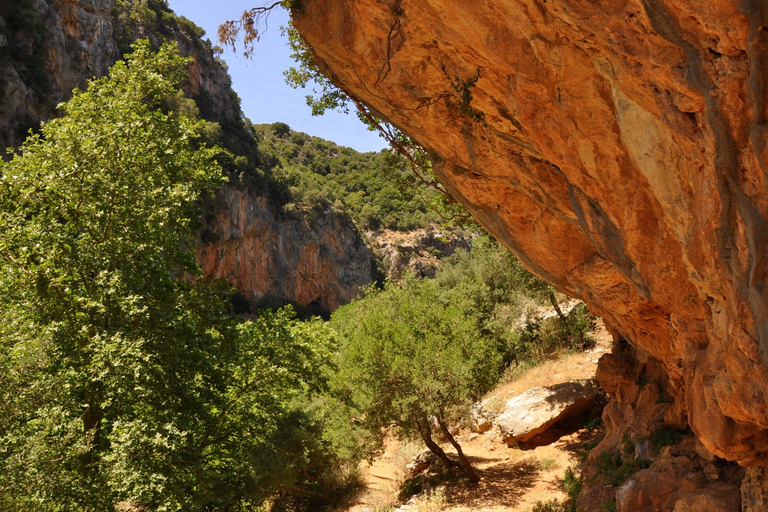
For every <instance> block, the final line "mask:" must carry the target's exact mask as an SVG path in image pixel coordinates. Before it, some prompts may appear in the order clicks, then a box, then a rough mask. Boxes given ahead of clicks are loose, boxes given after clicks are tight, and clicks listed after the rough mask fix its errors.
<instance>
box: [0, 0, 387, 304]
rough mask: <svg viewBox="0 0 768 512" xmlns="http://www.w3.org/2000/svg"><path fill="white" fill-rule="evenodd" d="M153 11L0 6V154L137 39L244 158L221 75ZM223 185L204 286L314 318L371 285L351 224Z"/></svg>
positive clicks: (126, 4) (184, 30) (192, 30)
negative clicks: (158, 55) (301, 214)
mask: <svg viewBox="0 0 768 512" xmlns="http://www.w3.org/2000/svg"><path fill="white" fill-rule="evenodd" d="M145 4H146V2H145ZM156 4H157V5H160V6H161V8H158V9H159V10H158V11H152V10H144V11H138V10H136V9H134V7H135V6H136V5H143V4H141V2H130V1H128V0H13V1H12V2H7V3H2V2H0V66H2V68H1V69H2V75H0V86H2V91H3V93H4V94H2V95H0V147H2V148H6V147H16V146H18V145H20V144H21V142H22V140H23V138H24V137H25V136H26V132H27V130H28V129H29V128H34V127H36V126H38V125H39V123H40V121H44V120H46V119H49V118H51V117H53V116H54V115H55V110H54V107H55V105H56V104H58V103H60V102H62V101H65V100H66V99H68V98H69V96H70V94H71V91H72V89H73V88H75V87H80V88H83V87H85V86H86V85H87V80H88V79H89V78H91V77H94V76H95V77H98V76H103V75H104V74H106V73H107V72H108V70H109V67H110V66H111V65H112V64H114V63H115V62H116V61H117V60H118V59H119V58H120V56H121V55H122V53H124V52H125V51H129V50H130V47H129V44H130V42H131V41H133V40H134V39H136V38H139V37H142V38H149V39H150V40H151V41H152V42H153V44H155V45H157V44H159V43H160V42H164V41H175V42H176V43H177V44H178V46H179V51H180V53H181V54H182V55H185V56H190V57H192V59H193V60H192V63H191V64H190V65H189V68H188V69H189V74H190V84H189V86H188V87H187V90H186V93H187V95H189V96H191V97H192V98H194V99H195V100H197V102H198V106H199V107H200V114H201V116H203V117H205V118H206V119H207V120H209V121H213V122H216V123H218V124H219V126H220V127H221V129H222V132H228V133H230V134H234V135H232V137H233V138H235V139H237V141H236V143H239V144H240V145H241V146H243V147H246V149H248V148H249V147H255V146H256V143H255V142H254V140H253V133H252V132H250V129H249V128H248V127H247V126H246V125H245V121H244V116H243V113H242V111H241V110H240V104H239V99H238V97H237V94H235V92H234V91H233V90H232V88H231V81H230V78H229V75H228V74H227V71H226V68H225V67H224V65H223V64H222V62H221V61H220V60H219V59H218V58H217V56H216V54H215V53H214V51H213V49H212V46H211V44H210V42H206V41H203V40H201V39H200V36H201V34H202V31H201V29H200V28H199V27H196V26H195V25H194V24H193V23H192V22H190V21H189V20H185V19H183V18H179V17H176V16H175V15H173V13H172V12H171V11H170V10H168V9H167V7H165V9H166V10H163V9H162V7H163V6H164V4H163V3H162V2H156ZM145 6H146V5H145ZM245 139H249V140H245ZM230 149H231V150H232V148H230ZM233 151H234V150H233ZM235 156H237V154H236V155H235ZM258 172H262V171H258ZM266 172H268V171H266ZM230 182H231V183H233V185H229V186H226V187H224V188H223V189H222V190H221V191H219V194H218V199H217V201H215V204H214V209H213V211H212V212H211V213H210V216H212V218H213V219H214V220H213V221H212V222H210V223H209V229H211V230H212V231H213V232H215V233H217V234H218V235H217V236H219V241H217V242H215V243H209V244H202V245H200V246H199V248H198V253H199V255H200V264H201V266H202V267H203V268H204V269H205V271H206V276H207V277H224V278H227V279H228V280H229V282H230V284H231V285H233V286H235V287H236V288H237V290H238V291H239V292H240V294H242V295H243V296H245V297H246V298H249V299H250V300H251V301H252V302H253V303H252V306H255V305H258V304H264V303H265V301H266V302H268V303H269V305H282V304H284V303H286V302H293V303H295V304H299V305H302V306H311V307H316V308H319V310H324V311H329V310H331V309H334V308H336V307H338V306H339V305H340V304H342V303H344V302H347V301H349V300H350V299H351V298H353V297H354V296H355V295H356V294H357V291H358V288H359V287H360V286H361V285H364V284H368V283H369V282H371V279H372V276H371V255H370V251H368V249H367V248H366V247H365V244H364V243H363V241H362V238H361V235H360V233H359V232H358V231H357V230H356V229H355V228H354V226H353V225H352V224H351V223H348V222H344V221H343V219H341V218H339V217H337V216H336V215H334V214H333V213H332V212H330V211H327V212H321V213H319V214H318V215H317V218H315V220H314V221H313V222H312V223H308V222H306V221H304V220H302V219H298V220H297V219H291V218H288V217H286V216H281V215H278V213H277V209H276V205H274V204H272V203H271V202H270V200H269V199H268V197H267V195H265V194H263V193H262V194H258V193H254V192H249V190H251V188H252V187H249V186H246V185H244V184H242V183H236V182H237V180H236V179H231V180H230ZM234 184H236V186H235V185H234Z"/></svg>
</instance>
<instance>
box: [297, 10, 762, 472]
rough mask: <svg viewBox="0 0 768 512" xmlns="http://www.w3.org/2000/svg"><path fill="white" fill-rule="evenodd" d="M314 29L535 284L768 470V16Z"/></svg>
mask: <svg viewBox="0 0 768 512" xmlns="http://www.w3.org/2000/svg"><path fill="white" fill-rule="evenodd" d="M293 23H294V25H295V27H296V28H297V29H298V31H299V32H300V33H301V35H302V36H303V37H304V38H305V40H306V41H307V42H308V43H309V45H310V46H311V47H312V50H313V52H314V54H315V57H316V59H315V61H316V63H317V65H318V66H319V67H320V68H321V70H323V71H324V72H325V73H326V74H327V75H328V76H330V77H332V80H333V81H334V82H335V83H337V84H339V85H340V86H342V87H343V88H344V90H346V91H347V92H349V93H350V94H351V95H353V96H355V97H356V98H358V99H359V100H361V101H363V102H364V103H366V104H367V105H369V106H371V107H372V108H373V109H374V111H375V112H376V113H377V114H380V115H381V116H382V117H383V118H384V119H387V120H389V121H391V122H392V123H393V124H395V125H396V126H398V127H399V128H401V129H402V130H403V131H404V132H406V133H407V134H408V135H410V136H411V137H413V138H414V139H415V140H416V141H418V142H419V143H420V144H422V145H423V146H424V147H425V148H427V149H428V150H429V151H430V153H431V155H432V158H433V160H434V162H435V172H436V174H437V175H438V176H439V177H440V179H441V180H442V182H443V183H444V184H445V185H446V186H447V187H448V188H449V189H450V191H451V193H452V194H453V195H454V196H455V197H456V198H457V199H459V200H460V201H461V202H462V203H463V204H464V205H465V206H466V207H467V208H468V209H469V210H470V211H471V213H472V214H473V215H474V216H475V218H476V219H478V220H479V221H480V223H481V224H482V225H483V226H484V227H485V228H486V229H488V230H489V231H490V232H491V233H492V234H493V235H494V236H496V237H497V238H498V239H499V240H501V241H502V242H503V243H504V244H505V245H506V246H507V247H509V248H510V249H511V250H512V251H513V252H514V253H515V254H516V255H517V256H518V257H519V258H520V259H521V261H523V262H524V264H525V265H526V266H527V267H528V268H529V269H530V270H532V271H533V272H534V273H536V274H537V275H539V276H541V277H543V278H544V279H546V280H547V281H549V282H550V283H552V284H554V285H555V286H556V287H557V288H558V289H559V290H561V291H563V292H565V293H568V294H569V295H572V296H575V297H578V298H581V299H583V300H584V301H586V302H587V304H588V305H589V307H590V310H591V311H592V312H594V313H596V314H599V315H601V316H603V317H604V318H605V320H606V323H607V324H608V325H609V326H610V328H611V329H613V331H614V332H615V333H616V336H617V337H618V338H621V339H625V340H628V341H629V342H630V343H631V344H632V345H633V346H634V347H636V348H637V350H638V351H639V353H641V354H643V357H645V358H650V359H653V360H654V361H656V362H657V363H658V365H659V367H660V368H661V369H662V370H663V372H664V374H665V375H666V376H665V379H667V380H668V388H669V392H670V394H671V395H672V398H673V399H674V403H675V404H676V405H675V407H674V409H675V411H676V414H677V417H676V419H675V420H674V421H676V422H677V423H678V424H681V425H684V426H688V427H690V429H691V430H692V431H693V433H694V434H695V435H696V436H697V437H698V439H700V440H701V442H702V443H703V445H704V446H705V447H706V448H707V449H708V450H710V451H711V452H712V453H714V454H715V455H717V456H719V457H723V458H726V459H729V460H733V461H738V462H739V463H740V464H742V465H744V466H755V469H754V471H755V472H757V473H755V474H763V475H764V469H759V468H761V467H763V468H764V466H763V465H764V464H766V462H768V298H767V297H766V293H765V292H766V284H767V283H766V279H767V278H768V275H767V271H768V265H767V262H766V257H768V222H767V220H768V195H767V194H766V181H767V177H766V165H767V164H768V162H767V161H766V158H767V157H768V148H767V147H766V118H767V117H768V102H767V101H766V100H768V90H767V89H766V87H767V84H766V78H767V76H768V65H767V64H768V47H767V45H768V5H766V4H765V2H762V1H759V0H743V1H733V2H731V1H720V0H708V1H703V0H605V1H600V2H588V1H584V0H504V1H502V0H489V1H485V2H464V1H461V0H437V1H430V2H426V1H424V0H383V1H382V0H304V1H303V2H301V9H300V11H299V10H296V11H295V12H293ZM761 471H763V473H760V472H761ZM750 474H751V473H750ZM749 478H752V477H749ZM755 478H757V477H755ZM761 478H763V480H762V481H764V476H763V477H761ZM753 480H755V479H753ZM755 481H756V480H755Z"/></svg>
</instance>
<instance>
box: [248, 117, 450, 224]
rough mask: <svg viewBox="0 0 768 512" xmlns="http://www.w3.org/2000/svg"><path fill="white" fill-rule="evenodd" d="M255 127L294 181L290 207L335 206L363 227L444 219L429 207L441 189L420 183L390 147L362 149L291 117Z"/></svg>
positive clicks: (265, 149)
mask: <svg viewBox="0 0 768 512" xmlns="http://www.w3.org/2000/svg"><path fill="white" fill-rule="evenodd" d="M253 128H254V130H255V132H256V134H257V135H258V137H259V139H260V140H261V141H262V142H261V144H260V145H259V148H260V150H261V151H262V153H263V154H265V156H264V159H265V160H272V158H274V160H276V162H275V163H276V165H275V167H274V168H273V172H274V173H275V177H276V178H277V179H278V180H279V181H281V182H282V183H285V184H286V185H287V186H288V189H289V192H290V202H289V203H287V204H285V205H284V209H285V210H286V211H288V212H307V211H310V210H313V209H315V210H317V209H326V208H328V207H333V208H334V209H335V210H337V211H339V212H347V213H348V214H349V215H350V216H351V217H352V218H353V219H354V220H355V221H356V223H357V225H358V226H359V227H360V228H361V229H379V228H389V229H399V230H411V229H415V228H419V227H426V226H428V225H429V224H430V223H439V222H440V221H441V219H440V217H439V216H438V215H437V214H436V213H435V212H434V211H433V210H431V209H430V207H429V202H430V201H432V200H434V198H435V196H436V195H437V192H436V191H434V190H432V189H429V188H427V187H424V186H417V183H416V181H415V178H414V177H413V174H412V173H411V172H410V171H408V170H407V169H406V164H405V162H404V161H403V159H402V158H400V157H399V156H396V155H395V154H393V153H392V152H391V151H389V150H382V151H381V152H378V153H359V152H357V151H355V150H353V149H351V148H347V147H342V146H338V145H336V144H334V143H333V142H330V141H327V140H324V139H321V138H319V137H312V136H310V135H307V134H305V133H301V132H295V131H292V130H291V129H290V127H289V126H288V125H287V124H285V123H274V124H271V125H256V126H254V127H253Z"/></svg>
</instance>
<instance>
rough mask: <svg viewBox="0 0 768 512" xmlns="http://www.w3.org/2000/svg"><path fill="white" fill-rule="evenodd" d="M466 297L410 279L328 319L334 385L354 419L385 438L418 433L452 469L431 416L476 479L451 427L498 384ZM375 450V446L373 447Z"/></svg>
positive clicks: (487, 342) (490, 347)
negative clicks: (333, 332)
mask: <svg viewBox="0 0 768 512" xmlns="http://www.w3.org/2000/svg"><path fill="white" fill-rule="evenodd" d="M463 300H464V298H462V297H460V296H458V295H454V294H451V293H450V291H447V292H446V291H445V290H441V289H440V288H439V285H438V283H437V282H435V281H434V280H426V279H415V278H411V279H407V280H406V281H405V282H404V283H402V284H401V285H400V286H396V285H392V284H388V285H387V286H386V288H385V289H384V290H383V291H376V290H369V291H368V294H367V296H366V297H365V298H364V299H362V300H359V301H357V302H353V303H352V304H349V305H347V306H344V307H342V308H340V309H339V310H337V311H336V313H334V315H333V317H332V322H333V325H334V327H335V328H336V329H337V331H338V333H339V337H340V356H339V362H338V365H339V371H338V373H337V375H336V377H335V381H334V388H335V390H336V392H337V394H338V396H340V397H341V399H342V400H345V401H346V402H347V403H349V404H351V405H352V406H353V408H354V409H355V410H356V411H357V415H356V419H355V422H356V423H357V424H358V425H360V426H363V427H364V428H365V429H366V430H367V431H369V432H376V433H378V434H379V436H378V440H379V442H381V439H383V436H384V435H385V433H386V432H387V430H388V429H389V428H391V427H392V426H394V427H396V428H397V429H399V430H400V431H401V432H403V433H404V434H416V435H418V436H419V437H421V439H422V440H423V441H424V443H425V444H426V445H427V447H428V448H429V449H430V450H431V451H432V452H434V453H435V454H436V455H437V456H438V457H440V459H441V460H442V461H443V462H444V463H445V464H447V465H448V466H449V467H450V466H454V465H455V464H454V463H453V462H452V461H451V460H450V459H449V458H448V457H447V456H446V454H445V453H444V451H443V450H442V449H441V448H440V446H439V445H438V444H437V443H436V442H435V441H434V439H433V437H432V427H431V422H432V419H433V418H434V420H435V422H436V424H437V426H438V428H439V430H440V431H441V433H442V434H443V435H444V436H445V437H446V438H447V439H448V441H449V442H450V443H451V444H452V445H453V447H454V448H455V449H456V451H457V453H458V458H459V467H460V469H461V470H462V471H463V472H464V473H465V474H466V476H467V477H468V478H469V479H470V480H471V481H473V482H477V481H478V480H479V477H478V475H477V473H476V472H475V471H474V469H473V468H472V466H471V464H470V463H469V461H468V460H467V458H466V457H465V456H464V454H463V452H462V450H461V446H460V445H459V443H458V442H457V441H456V439H455V438H454V437H453V435H452V434H451V432H450V429H449V428H448V425H449V422H450V421H451V420H452V419H454V418H453V417H452V413H454V412H457V411H458V410H459V409H460V408H461V406H466V405H468V404H469V403H471V402H472V401H474V400H476V399H477V398H479V397H480V396H482V395H483V394H484V393H485V392H487V391H488V390H489V389H490V388H491V387H492V386H493V385H494V384H495V383H496V382H497V380H498V375H499V369H500V367H501V364H500V363H501V356H500V354H499V352H498V350H497V348H496V344H495V343H494V342H493V341H492V340H491V339H489V338H488V337H484V336H481V335H479V333H478V325H477V319H476V318H474V317H473V315H471V314H468V311H469V310H468V309H467V308H465V307H464V305H463V304H462V301H463ZM373 448H375V447H372V449H373Z"/></svg>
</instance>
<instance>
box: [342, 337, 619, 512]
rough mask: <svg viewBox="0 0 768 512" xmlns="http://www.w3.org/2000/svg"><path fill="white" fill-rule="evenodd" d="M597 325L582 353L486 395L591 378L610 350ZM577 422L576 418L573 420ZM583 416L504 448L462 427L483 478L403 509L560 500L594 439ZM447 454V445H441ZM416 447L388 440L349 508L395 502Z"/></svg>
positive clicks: (503, 510)
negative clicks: (564, 483) (591, 344)
mask: <svg viewBox="0 0 768 512" xmlns="http://www.w3.org/2000/svg"><path fill="white" fill-rule="evenodd" d="M601 325H602V324H600V325H599V326H598V330H597V337H598V344H597V346H596V347H595V348H594V349H592V350H590V351H589V352H585V353H578V354H572V355H568V356H565V357H562V358H560V359H558V360H555V361H548V362H546V363H544V364H543V365H541V366H538V367H536V368H533V369H531V370H529V371H527V372H526V373H525V374H523V375H522V376H520V377H519V378H517V379H516V380H514V381H512V382H509V383H507V384H504V385H501V386H499V387H498V388H496V389H495V390H494V391H492V392H491V393H489V394H488V395H487V397H494V396H498V397H500V398H501V399H503V400H507V399H509V398H512V397H514V396H516V395H518V394H520V393H522V392H523V391H525V390H527V389H530V388H532V387H536V386H543V385H552V384H558V383H561V382H567V381H570V380H575V379H585V378H593V377H594V375H595V368H596V366H597V360H598V359H599V357H600V356H601V355H602V354H603V353H605V352H607V351H609V350H610V336H609V335H608V334H607V333H606V332H605V330H604V328H601ZM577 421H578V423H576V422H577ZM583 422H584V419H583V418H580V419H578V420H570V421H566V422H563V424H561V425H559V426H556V427H553V428H552V429H550V430H549V431H547V432H545V433H544V434H542V435H541V436H539V437H538V438H537V439H536V440H535V442H533V443H531V444H529V445H527V446H521V447H519V448H507V446H506V445H505V444H503V443H502V442H501V441H500V439H499V436H498V432H497V431H496V430H495V429H492V430H491V431H489V432H487V433H486V434H483V435H478V434H472V433H470V432H462V433H460V434H459V436H458V438H457V440H458V441H459V443H460V444H461V447H462V449H463V450H464V453H465V454H466V455H467V457H468V458H469V459H470V461H471V462H472V464H473V466H474V467H475V468H476V469H477V471H478V474H479V475H480V477H481V481H480V483H479V484H478V485H476V486H471V485H468V484H466V483H464V482H458V483H449V484H447V485H446V486H445V496H446V498H447V500H446V501H447V503H444V504H442V505H441V506H437V505H436V504H435V503H434V502H433V503H426V502H422V503H418V502H417V503H412V504H411V506H407V507H403V510H409V511H413V512H436V511H438V510H446V511H451V512H466V511H478V512H486V511H487V512H525V511H528V510H530V509H531V508H532V507H533V505H535V504H536V502H538V501H549V500H552V499H558V500H563V499H564V498H565V494H564V493H563V492H562V490H561V489H560V482H561V480H562V478H563V475H564V474H565V471H566V469H567V468H568V467H569V466H571V465H572V464H574V463H575V459H576V454H577V453H578V452H580V451H581V450H582V448H583V446H584V444H585V443H588V442H590V441H592V439H593V438H594V436H595V435H596V434H595V432H594V431H590V430H587V429H584V428H580V427H581V426H582V424H583ZM443 448H444V449H445V450H446V452H448V453H451V450H449V446H443ZM417 449H418V447H414V446H407V445H405V446H404V445H401V444H400V443H399V442H397V441H396V440H391V441H389V442H388V443H387V447H386V451H385V453H384V454H383V455H382V456H381V457H380V458H379V459H377V460H376V461H374V463H373V464H372V465H371V466H369V467H367V468H365V469H364V475H365V482H366V484H367V488H366V490H365V491H364V492H363V493H361V495H360V496H359V498H358V501H357V503H356V504H355V505H354V506H353V507H352V508H350V509H348V511H347V512H364V511H372V512H380V511H383V510H387V509H386V507H387V506H392V505H395V506H397V505H396V501H395V496H396V495H397V491H398V489H399V485H400V483H401V482H402V480H403V478H404V476H405V475H404V472H405V469H404V467H405V464H406V463H407V462H409V460H410V457H412V456H413V455H414V452H415V451H416V450H417Z"/></svg>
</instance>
